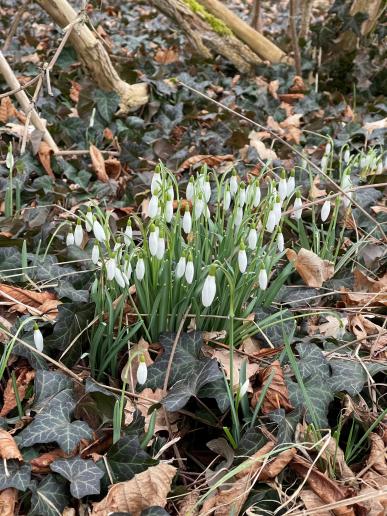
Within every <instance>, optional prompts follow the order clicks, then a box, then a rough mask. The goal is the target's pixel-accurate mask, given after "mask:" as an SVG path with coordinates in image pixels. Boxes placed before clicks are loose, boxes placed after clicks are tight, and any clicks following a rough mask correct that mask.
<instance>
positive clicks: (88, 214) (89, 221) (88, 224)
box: [85, 207, 93, 233]
mask: <svg viewBox="0 0 387 516" xmlns="http://www.w3.org/2000/svg"><path fill="white" fill-rule="evenodd" d="M85 218H86V223H85V225H86V231H87V232H88V233H90V231H91V230H92V229H93V214H92V213H91V208H90V207H89V208H87V212H86V217H85Z"/></svg>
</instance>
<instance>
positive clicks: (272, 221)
mask: <svg viewBox="0 0 387 516" xmlns="http://www.w3.org/2000/svg"><path fill="white" fill-rule="evenodd" d="M276 220H277V219H276V215H275V212H274V210H270V212H269V216H268V217H267V222H266V231H268V232H269V233H273V231H274V228H275V225H276Z"/></svg>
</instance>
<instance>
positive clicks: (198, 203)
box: [194, 192, 204, 220]
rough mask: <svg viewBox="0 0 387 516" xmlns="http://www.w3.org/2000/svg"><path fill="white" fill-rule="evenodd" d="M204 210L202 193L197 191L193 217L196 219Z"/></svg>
mask: <svg viewBox="0 0 387 516" xmlns="http://www.w3.org/2000/svg"><path fill="white" fill-rule="evenodd" d="M203 210H204V200H203V196H202V194H201V193H200V192H199V193H198V196H197V198H196V199H195V204H194V218H195V220H197V219H198V218H199V217H200V216H201V214H202V213H203Z"/></svg>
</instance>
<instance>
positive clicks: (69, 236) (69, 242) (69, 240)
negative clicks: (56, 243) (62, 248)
mask: <svg viewBox="0 0 387 516" xmlns="http://www.w3.org/2000/svg"><path fill="white" fill-rule="evenodd" d="M66 245H67V247H68V246H70V245H74V233H73V232H72V231H70V232H69V233H67V236H66Z"/></svg>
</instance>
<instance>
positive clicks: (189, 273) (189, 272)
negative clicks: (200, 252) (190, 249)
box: [185, 255, 195, 285]
mask: <svg viewBox="0 0 387 516" xmlns="http://www.w3.org/2000/svg"><path fill="white" fill-rule="evenodd" d="M194 273H195V269H194V264H193V261H192V256H191V255H190V256H189V257H188V261H187V265H186V268H185V279H186V282H187V283H188V284H189V285H191V283H192V281H193V277H194Z"/></svg>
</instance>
